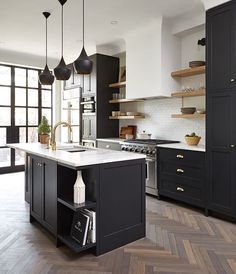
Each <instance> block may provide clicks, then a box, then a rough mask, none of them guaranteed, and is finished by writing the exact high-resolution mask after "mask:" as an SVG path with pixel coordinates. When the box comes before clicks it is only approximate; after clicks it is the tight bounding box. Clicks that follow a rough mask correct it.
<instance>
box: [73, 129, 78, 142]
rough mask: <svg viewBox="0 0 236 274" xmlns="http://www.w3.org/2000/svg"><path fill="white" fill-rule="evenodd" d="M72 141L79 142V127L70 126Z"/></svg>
mask: <svg viewBox="0 0 236 274" xmlns="http://www.w3.org/2000/svg"><path fill="white" fill-rule="evenodd" d="M72 130H73V131H72V136H73V137H72V141H73V142H79V127H72Z"/></svg>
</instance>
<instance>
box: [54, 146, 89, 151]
mask: <svg viewBox="0 0 236 274" xmlns="http://www.w3.org/2000/svg"><path fill="white" fill-rule="evenodd" d="M57 150H63V151H66V152H70V153H74V152H85V151H88V150H90V149H89V148H85V147H83V146H58V147H57Z"/></svg>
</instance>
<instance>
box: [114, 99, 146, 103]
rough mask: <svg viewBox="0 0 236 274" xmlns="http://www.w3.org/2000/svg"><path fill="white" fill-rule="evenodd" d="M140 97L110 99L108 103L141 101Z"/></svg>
mask: <svg viewBox="0 0 236 274" xmlns="http://www.w3.org/2000/svg"><path fill="white" fill-rule="evenodd" d="M143 101H144V100H142V99H137V100H135V99H116V100H110V101H109V103H110V104H119V103H133V102H143Z"/></svg>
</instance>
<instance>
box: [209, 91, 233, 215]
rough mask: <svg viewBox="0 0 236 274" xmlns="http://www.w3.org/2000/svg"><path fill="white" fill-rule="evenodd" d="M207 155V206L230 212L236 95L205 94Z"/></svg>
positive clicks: (231, 209) (227, 93)
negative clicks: (206, 106)
mask: <svg viewBox="0 0 236 274" xmlns="http://www.w3.org/2000/svg"><path fill="white" fill-rule="evenodd" d="M207 100H208V103H207V104H208V113H207V136H208V137H207V159H208V183H209V189H208V193H209V197H208V198H209V199H208V200H209V208H210V209H212V210H216V211H218V212H221V213H225V214H229V215H234V214H235V213H236V212H235V190H236V187H235V179H236V176H235V173H236V172H235V164H236V162H235V159H236V152H235V150H234V146H235V147H236V142H235V141H236V131H235V120H236V110H235V105H236V95H234V94H233V95H232V94H230V92H222V93H220V94H217V95H208V99H207Z"/></svg>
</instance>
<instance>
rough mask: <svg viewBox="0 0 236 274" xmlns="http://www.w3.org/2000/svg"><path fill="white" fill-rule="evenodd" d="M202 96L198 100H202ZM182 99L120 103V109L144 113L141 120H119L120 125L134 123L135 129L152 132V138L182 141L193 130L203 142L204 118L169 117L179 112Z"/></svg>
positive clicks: (202, 142)
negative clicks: (143, 117)
mask: <svg viewBox="0 0 236 274" xmlns="http://www.w3.org/2000/svg"><path fill="white" fill-rule="evenodd" d="M204 98H205V97H202V99H200V100H204ZM181 106H182V99H179V98H168V99H154V100H146V101H144V102H140V103H128V104H121V107H120V108H121V111H122V112H126V111H138V112H142V113H144V114H145V116H146V117H145V119H143V120H130V121H127V120H120V127H122V126H126V125H136V126H137V131H138V132H142V131H143V130H145V131H146V132H147V133H152V138H164V139H171V140H179V141H184V136H185V135H186V134H188V133H192V132H195V133H196V134H198V135H199V136H201V137H202V139H201V142H200V144H205V120H204V119H178V118H171V114H174V113H180V108H181Z"/></svg>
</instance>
